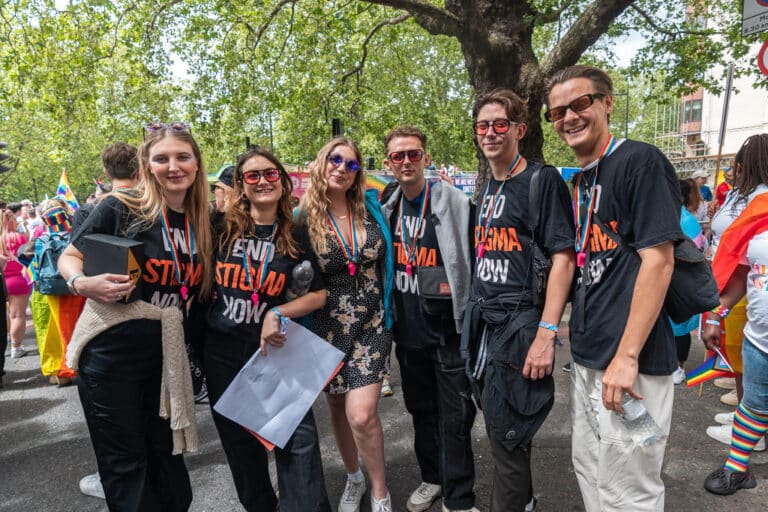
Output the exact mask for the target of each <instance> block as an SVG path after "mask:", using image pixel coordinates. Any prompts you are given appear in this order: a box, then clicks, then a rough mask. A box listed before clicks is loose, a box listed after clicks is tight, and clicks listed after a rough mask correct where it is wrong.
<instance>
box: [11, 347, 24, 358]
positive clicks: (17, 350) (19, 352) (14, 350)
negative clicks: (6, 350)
mask: <svg viewBox="0 0 768 512" xmlns="http://www.w3.org/2000/svg"><path fill="white" fill-rule="evenodd" d="M25 355H27V350H26V349H25V348H24V347H22V346H21V345H19V346H18V347H14V346H13V345H11V359H18V358H20V357H24V356H25Z"/></svg>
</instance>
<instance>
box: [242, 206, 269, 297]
mask: <svg viewBox="0 0 768 512" xmlns="http://www.w3.org/2000/svg"><path fill="white" fill-rule="evenodd" d="M276 234H277V220H275V223H274V224H272V233H270V235H269V237H268V238H266V239H264V238H259V237H255V238H258V239H259V240H261V241H268V242H269V243H268V244H267V248H266V249H265V250H264V252H263V254H264V257H263V258H262V259H261V261H260V262H259V267H258V268H257V269H256V275H255V276H254V278H255V280H256V282H257V283H258V286H254V285H253V279H252V278H251V257H250V256H248V250H247V245H246V243H245V236H244V235H240V244H241V246H242V250H243V269H244V270H245V284H246V286H248V287H249V288H250V289H251V300H252V301H253V305H254V306H256V307H258V306H259V291H260V290H261V287H262V286H264V281H265V280H266V279H267V267H268V266H269V259H270V257H271V256H272V252H273V251H274V250H275V245H274V240H275V235H276Z"/></svg>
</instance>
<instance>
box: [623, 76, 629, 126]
mask: <svg viewBox="0 0 768 512" xmlns="http://www.w3.org/2000/svg"><path fill="white" fill-rule="evenodd" d="M624 138H625V139H628V138H629V80H627V108H626V109H625V111H624Z"/></svg>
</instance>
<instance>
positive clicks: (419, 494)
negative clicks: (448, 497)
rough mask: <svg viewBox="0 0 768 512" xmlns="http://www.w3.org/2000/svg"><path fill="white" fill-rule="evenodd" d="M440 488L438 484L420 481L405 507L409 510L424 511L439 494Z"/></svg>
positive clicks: (414, 511) (411, 511) (412, 511)
mask: <svg viewBox="0 0 768 512" xmlns="http://www.w3.org/2000/svg"><path fill="white" fill-rule="evenodd" d="M441 491H442V488H441V487H440V486H439V485H435V484H428V483H427V482H421V483H420V484H419V486H418V487H417V488H416V490H415V491H413V492H412V493H411V496H410V497H409V498H408V503H406V504H405V508H407V509H408V511H409V512H424V511H425V510H427V509H428V508H429V507H431V506H432V503H434V501H435V500H436V499H437V498H438V497H439V496H440V492H441Z"/></svg>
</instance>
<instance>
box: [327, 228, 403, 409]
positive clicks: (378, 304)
mask: <svg viewBox="0 0 768 512" xmlns="http://www.w3.org/2000/svg"><path fill="white" fill-rule="evenodd" d="M364 224H365V233H366V240H365V244H364V245H363V247H362V248H361V250H360V251H359V257H358V261H357V271H356V272H355V275H354V276H350V275H349V269H348V268H347V260H346V257H345V256H344V252H343V251H342V249H341V247H339V244H338V242H337V240H336V237H335V236H333V234H331V233H330V232H329V234H328V236H327V241H328V249H329V251H328V253H326V254H324V255H318V257H317V261H318V264H319V265H320V269H321V270H322V272H323V278H324V279H325V283H326V288H327V290H328V300H327V301H326V303H325V307H324V308H323V309H321V310H319V311H317V312H316V313H315V315H314V317H313V325H314V330H315V332H316V333H317V335H318V336H321V337H323V338H325V339H326V340H328V342H329V343H332V344H333V346H334V347H336V348H338V349H339V350H341V351H342V352H344V354H345V357H344V366H343V367H342V368H341V370H340V371H339V373H338V374H337V375H336V377H334V378H333V380H332V381H331V382H330V383H329V385H328V387H327V388H326V391H328V392H329V393H334V394H336V393H346V392H347V391H349V390H350V389H355V388H361V387H363V386H367V385H369V384H373V383H376V382H380V381H381V380H382V378H383V377H384V375H385V374H386V373H387V369H388V368H389V353H390V350H391V348H392V333H391V332H390V331H389V330H388V329H386V328H385V327H384V303H383V300H382V295H383V285H382V275H381V270H380V267H379V263H380V262H381V261H382V260H383V259H384V257H385V253H386V247H385V241H384V236H383V234H382V232H381V229H380V228H379V225H378V224H377V223H376V221H374V220H373V219H371V218H370V216H369V215H366V216H365V222H364Z"/></svg>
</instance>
